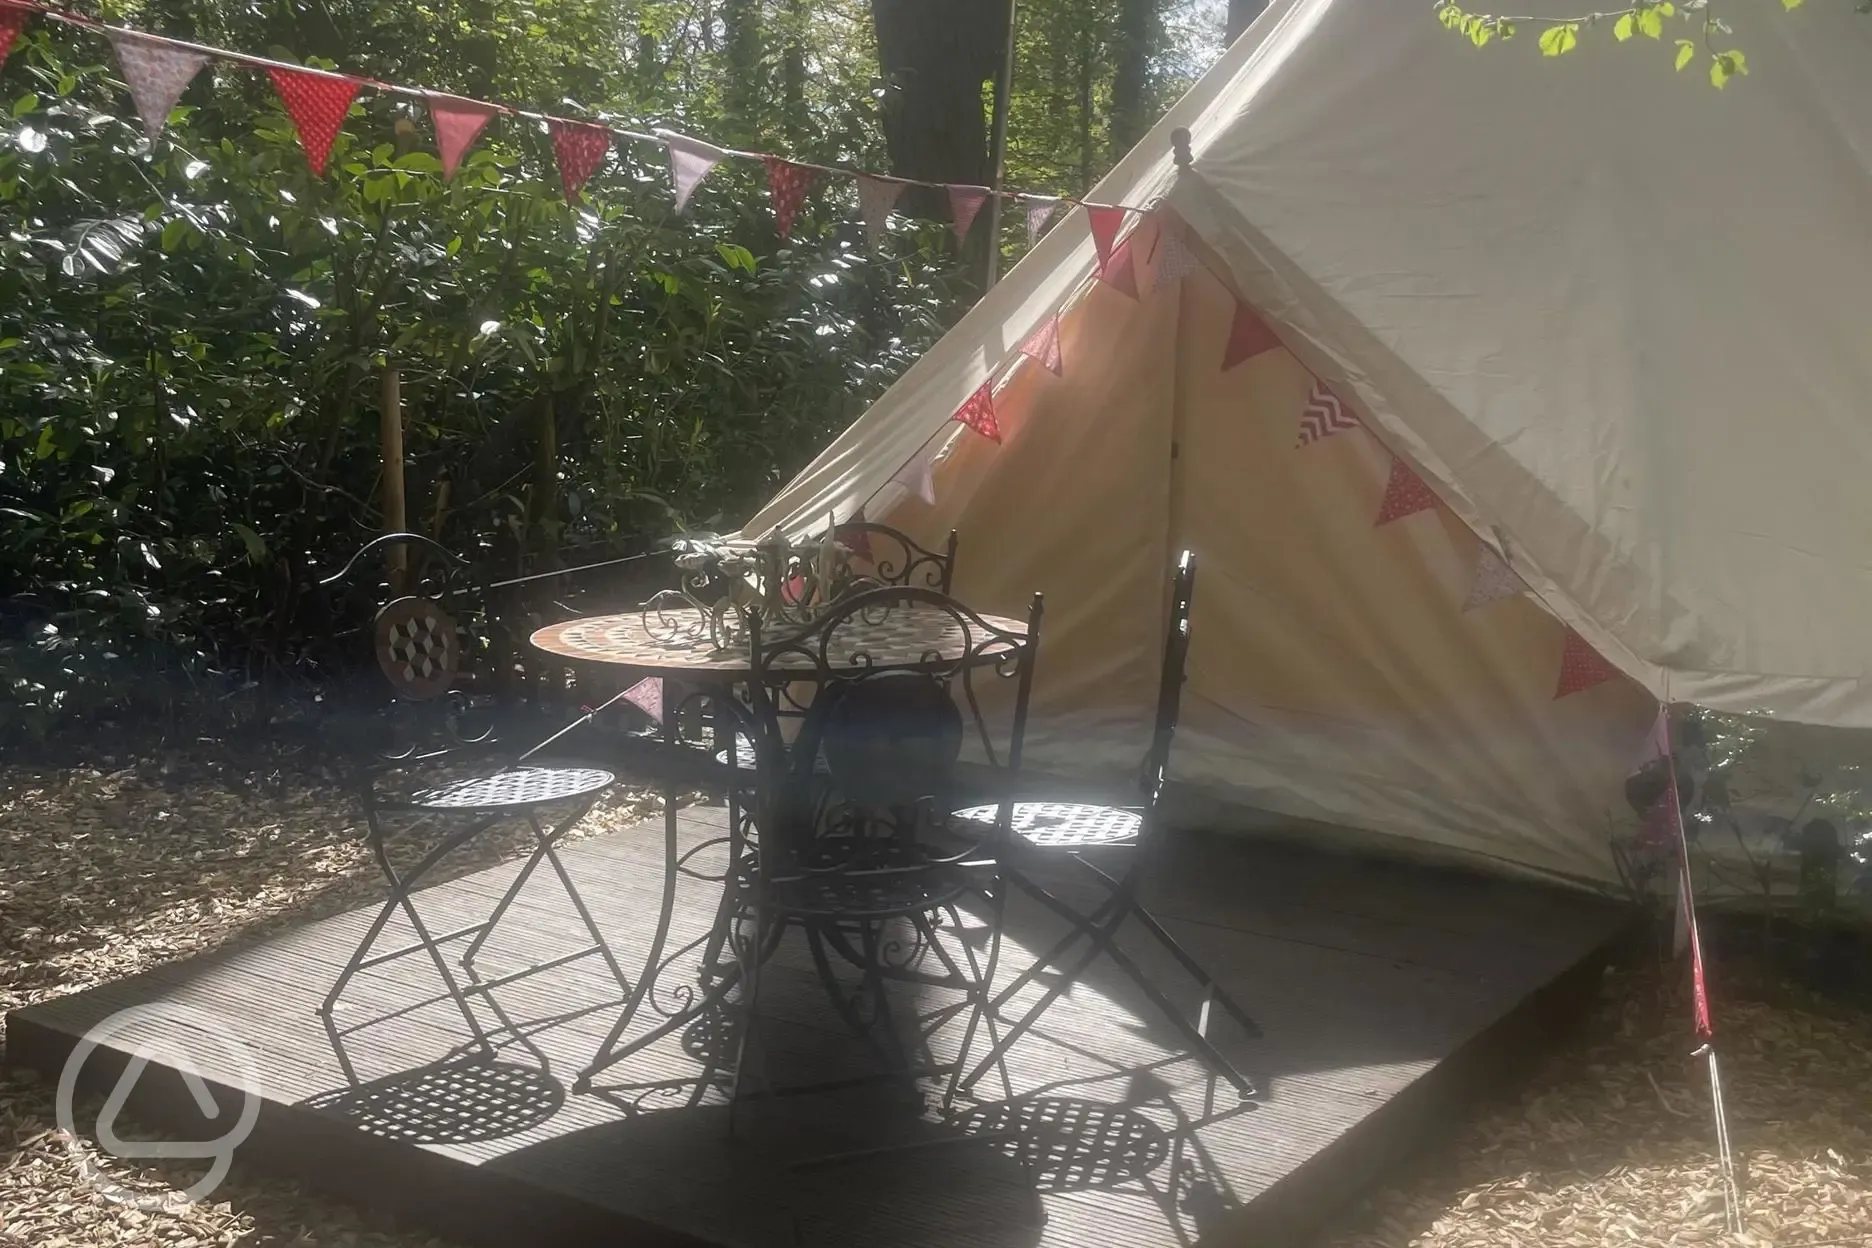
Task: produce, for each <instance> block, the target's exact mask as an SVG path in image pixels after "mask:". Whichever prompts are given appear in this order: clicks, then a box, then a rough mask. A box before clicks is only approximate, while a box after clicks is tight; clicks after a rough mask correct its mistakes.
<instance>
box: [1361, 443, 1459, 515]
mask: <svg viewBox="0 0 1872 1248" xmlns="http://www.w3.org/2000/svg"><path fill="white" fill-rule="evenodd" d="M1441 505H1442V500H1441V499H1439V498H1438V497H1437V496H1436V492H1435V491H1434V490H1432V489H1431V488H1430V487H1429V486H1427V485H1425V484H1424V480H1423V478H1422V477H1420V476H1418V475H1417V470H1416V469H1414V468H1412V467H1411V466H1410V465H1409V464H1407V463H1405V462H1404V458H1403V456H1401V455H1393V456H1392V457H1391V479H1390V480H1389V481H1387V482H1386V483H1385V492H1384V502H1382V503H1380V504H1379V505H1378V519H1377V522H1376V524H1375V525H1374V527H1377V525H1386V524H1390V523H1391V522H1392V521H1393V520H1402V519H1403V518H1404V517H1405V516H1414V515H1416V514H1417V513H1418V512H1420V511H1435V510H1436V509H1437V508H1438V507H1439V506H1441Z"/></svg>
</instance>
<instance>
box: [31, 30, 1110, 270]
mask: <svg viewBox="0 0 1872 1248" xmlns="http://www.w3.org/2000/svg"><path fill="white" fill-rule="evenodd" d="M34 14H37V15H39V16H43V17H45V18H48V19H50V20H51V21H55V22H60V23H62V24H64V25H67V26H76V27H80V28H82V29H85V30H90V31H95V32H97V33H99V34H102V35H103V36H105V37H106V38H107V39H109V40H110V41H111V42H112V44H113V45H115V46H116V47H118V48H119V49H120V51H121V50H122V49H124V48H126V47H131V48H133V49H134V50H133V51H132V52H131V53H130V55H129V57H127V58H122V57H120V60H122V61H123V63H124V68H125V71H126V77H129V78H134V79H135V81H133V82H132V83H131V89H132V95H133V98H135V100H136V104H137V106H138V110H139V112H140V113H142V115H143V120H144V124H145V126H146V128H147V129H148V131H149V132H150V134H151V135H152V137H154V135H155V134H156V133H157V132H159V131H160V129H161V124H162V122H161V121H160V120H156V119H154V118H153V117H152V116H151V114H152V113H153V112H154V111H155V110H156V109H157V108H158V107H160V105H161V103H162V102H163V100H164V97H165V96H166V95H167V94H168V92H169V91H170V90H171V89H173V90H175V92H176V95H177V96H178V97H179V95H180V90H181V88H180V87H175V86H173V83H174V77H175V76H176V75H179V74H181V73H182V72H183V69H184V68H185V67H188V69H189V73H188V77H189V78H192V77H193V76H194V71H196V70H199V69H200V68H201V67H202V66H203V65H205V64H206V63H207V61H209V60H215V61H223V62H226V63H228V64H232V65H241V66H245V67H247V68H250V69H256V70H260V71H262V72H265V73H267V74H268V75H269V76H270V77H272V78H273V80H274V82H275V84H276V85H278V84H283V83H287V84H292V87H293V89H294V90H295V91H297V92H298V93H299V94H300V95H301V96H302V97H303V96H309V97H310V98H312V99H314V100H317V101H326V100H332V101H335V100H336V99H337V98H338V97H339V94H340V93H343V92H349V93H351V94H352V95H355V94H356V93H357V92H359V91H374V92H377V93H379V94H383V95H395V96H401V97H404V98H406V99H410V100H414V101H417V102H419V103H421V104H422V105H423V106H424V107H425V108H429V109H433V107H434V103H435V101H436V100H438V99H441V100H445V101H447V102H448V103H447V105H446V106H445V107H447V108H448V109H450V110H452V111H453V113H454V114H455V115H456V116H458V117H463V118H466V117H473V118H475V119H476V120H477V121H478V122H479V124H475V125H473V127H472V130H470V131H469V133H468V134H467V136H466V139H465V140H464V139H463V138H462V137H461V131H462V130H463V129H466V128H467V124H466V123H465V122H461V123H457V126H456V128H455V129H454V130H453V132H451V133H449V134H445V135H439V136H438V138H439V140H440V144H439V145H440V146H441V148H442V150H443V152H444V156H445V159H447V157H448V156H451V155H452V156H453V159H452V160H448V162H447V163H448V164H449V165H450V169H451V172H452V170H453V166H454V164H455V163H456V162H458V161H459V160H460V159H461V155H462V153H463V152H464V151H465V150H466V148H467V146H468V143H469V142H472V140H473V138H474V136H475V135H476V134H478V133H479V131H480V129H481V127H482V126H483V125H485V124H486V121H487V120H490V119H492V118H493V117H495V116H505V117H514V118H519V119H521V120H523V121H531V122H537V123H540V124H542V125H544V126H546V127H548V129H549V130H550V131H554V132H557V133H565V132H566V128H567V127H573V126H580V127H590V128H592V129H595V130H601V131H605V132H608V134H609V135H610V137H611V139H612V140H623V141H626V142H632V143H646V144H655V145H657V146H658V147H661V148H665V149H667V150H669V151H670V152H671V153H672V155H673V157H674V161H673V172H674V173H675V178H674V180H675V181H676V183H677V188H676V189H677V194H678V197H679V199H680V200H681V201H682V202H683V203H684V204H686V203H687V199H688V194H689V193H691V192H693V191H694V189H695V186H696V184H698V183H699V182H700V181H701V176H702V175H703V174H706V172H707V168H708V167H712V166H713V164H714V163H715V162H716V161H718V160H722V159H730V158H733V159H738V160H751V161H760V162H763V163H766V162H768V161H784V162H785V163H786V164H788V165H790V166H792V167H793V168H794V169H796V170H800V171H802V172H807V173H812V174H817V175H820V176H821V177H831V178H844V179H858V178H868V179H870V180H871V181H873V182H879V183H891V184H894V185H896V186H897V187H899V188H903V187H910V186H923V187H931V188H934V189H936V190H941V191H946V192H948V194H949V196H950V198H951V202H952V203H972V204H973V205H974V206H975V207H976V208H977V209H979V207H980V206H981V204H983V203H985V202H986V201H987V200H988V199H989V198H990V197H992V196H994V195H996V194H997V192H996V191H995V190H994V188H992V187H987V186H978V185H974V184H970V183H958V182H936V181H931V180H928V179H923V178H902V177H897V176H895V175H891V174H879V173H869V172H866V171H864V170H861V169H856V168H851V167H848V166H844V165H822V164H815V163H813V162H811V161H802V160H794V159H792V158H791V157H781V156H776V155H774V154H773V153H770V152H756V151H745V150H742V149H739V148H731V147H717V146H715V145H714V144H711V143H708V142H705V141H704V140H701V139H696V138H692V137H690V136H687V135H682V134H678V133H676V132H674V131H670V130H658V131H656V132H655V133H651V132H647V131H644V130H636V129H632V128H630V127H628V126H624V125H620V124H618V123H616V122H612V121H608V120H604V119H602V118H585V117H558V116H554V115H552V114H550V113H541V112H535V111H533V110H531V109H526V108H521V107H518V106H516V105H513V104H505V103H500V102H496V101H488V100H479V99H474V98H472V97H468V96H458V95H455V94H453V93H450V92H442V91H436V90H434V89H432V88H429V87H420V86H408V85H405V84H402V83H395V82H385V81H382V80H381V79H377V78H371V77H367V76H364V75H361V74H349V73H343V72H340V71H337V70H327V69H316V68H313V67H311V66H307V65H295V64H292V63H291V62H289V61H281V60H275V59H273V58H271V57H265V56H255V55H253V54H252V53H249V52H239V51H236V50H234V49H232V48H222V47H216V46H214V45H212V44H205V43H194V42H191V41H189V40H186V39H175V38H171V37H170V36H167V35H157V34H152V33H150V32H148V31H144V30H138V29H136V28H134V27H130V26H119V25H115V24H111V23H107V22H101V21H98V20H97V19H96V18H92V17H87V16H85V15H84V14H82V13H74V12H72V11H70V10H69V9H62V8H59V7H57V6H55V5H50V4H45V3H42V2H41V0H0V66H4V64H5V60H6V52H7V51H8V50H9V49H10V48H11V45H12V43H13V40H14V38H15V37H17V36H18V34H19V33H20V32H21V31H22V30H23V29H24V28H25V25H26V22H27V19H28V18H29V17H30V16H32V15H34ZM139 84H142V87H141V90H139ZM182 85H183V86H186V79H185V80H184V81H183V83H182ZM280 89H281V90H282V94H283V98H285V102H286V103H287V105H288V112H289V113H291V114H292V115H293V121H294V124H295V125H300V126H301V130H300V136H301V142H302V144H303V145H304V146H305V148H306V156H307V159H308V161H309V162H310V163H311V164H312V166H313V169H314V172H322V171H323V163H324V162H323V157H322V156H321V155H315V153H316V152H329V150H330V147H331V138H335V137H336V133H337V131H336V128H333V129H332V133H331V137H326V136H325V135H324V133H323V131H324V126H325V123H326V118H327V117H328V110H327V109H326V108H324V107H319V108H317V109H316V110H315V111H316V115H317V117H318V119H319V120H318V122H317V123H314V124H313V125H312V126H311V127H310V133H308V127H307V126H306V125H304V124H302V123H301V120H300V116H299V113H298V112H297V111H295V109H296V105H295V101H294V99H293V98H292V97H287V96H284V92H285V90H286V88H285V87H284V86H281V88H280ZM348 103H349V99H348V98H347V106H348ZM171 107H173V105H171ZM163 120H166V116H165V117H164V118H163ZM339 120H340V121H341V122H342V113H341V114H340V115H339ZM572 133H575V134H582V133H583V132H582V131H573V132H572ZM574 146H575V148H577V149H578V150H577V151H575V152H574V153H573V154H574V155H575V156H577V157H579V158H580V159H584V158H586V156H585V150H584V148H585V145H584V144H582V143H581V144H575V145H574ZM698 156H701V157H702V158H703V159H706V160H707V165H706V166H705V167H703V168H701V170H700V172H699V173H695V176H694V180H693V181H690V180H689V178H688V176H687V175H688V174H690V173H691V172H693V171H695V170H696V168H697V164H698V160H697V157H698ZM710 158H712V159H710ZM571 172H572V173H574V174H576V172H577V168H576V166H575V167H574V169H573V170H572V171H571ZM567 173H568V170H567V169H565V168H564V167H563V166H562V168H561V169H560V175H561V178H562V179H563V180H564V181H565V182H566V183H567V185H568V188H574V187H575V186H577V185H581V184H582V183H583V181H584V179H583V178H579V177H576V176H573V177H568V176H567ZM587 176H589V173H588V174H587ZM572 193H573V195H574V196H576V194H577V191H576V189H573V191H572ZM999 195H1000V197H1001V199H1002V200H1003V201H1005V202H1008V203H1012V204H1017V205H1024V206H1025V210H1026V214H1027V222H1028V226H1029V233H1030V235H1035V236H1037V234H1038V229H1039V227H1040V226H1042V225H1044V223H1045V222H1046V220H1047V219H1048V218H1050V217H1051V216H1052V215H1053V213H1054V212H1055V211H1056V210H1057V209H1058V208H1059V207H1060V206H1062V205H1067V206H1082V207H1088V208H1093V209H1103V210H1107V211H1108V212H1109V213H1114V214H1121V213H1123V212H1139V211H1143V210H1142V209H1140V208H1136V207H1132V206H1129V205H1124V204H1103V203H1096V202H1092V201H1088V200H1085V199H1080V198H1076V197H1074V196H1070V195H1052V194H1047V193H1044V192H1038V191H1018V190H1007V189H1005V188H1004V189H1002V190H1001V191H1000V192H999ZM970 219H971V220H972V214H971V217H970ZM963 228H964V230H965V229H966V226H964V227H963Z"/></svg>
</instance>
